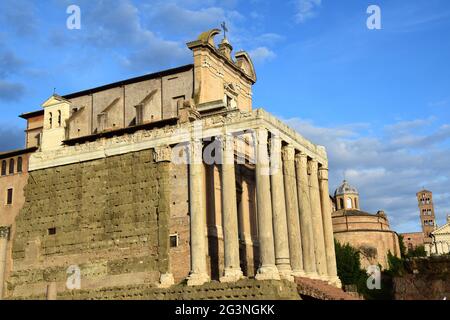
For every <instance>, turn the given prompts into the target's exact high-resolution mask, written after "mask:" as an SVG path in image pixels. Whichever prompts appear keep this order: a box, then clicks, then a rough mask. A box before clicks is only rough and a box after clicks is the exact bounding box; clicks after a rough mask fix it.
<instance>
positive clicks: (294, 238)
mask: <svg viewBox="0 0 450 320" xmlns="http://www.w3.org/2000/svg"><path fill="white" fill-rule="evenodd" d="M219 33H220V31H219V30H217V29H214V30H211V31H208V32H205V33H202V34H201V35H200V36H199V37H198V39H197V40H195V41H193V42H189V43H188V44H187V46H188V48H189V49H190V50H192V52H193V64H191V65H187V66H182V67H179V68H176V69H170V70H165V71H162V72H158V73H154V74H150V75H145V76H142V77H138V78H133V79H129V80H125V81H121V82H118V83H113V84H108V85H105V86H102V87H98V88H93V89H89V90H85V91H81V92H77V93H73V94H70V95H66V96H59V95H56V94H54V95H52V96H51V97H50V98H49V99H48V100H47V101H45V102H44V103H43V104H42V110H39V111H35V112H31V113H28V114H24V115H22V118H24V119H26V120H27V123H28V127H27V128H28V129H27V131H26V132H27V139H26V141H27V148H26V149H25V150H22V151H20V152H19V153H17V152H16V153H11V152H10V153H5V154H0V156H1V157H2V158H4V159H5V161H9V159H11V158H12V157H18V156H22V155H23V156H22V158H23V159H22V161H23V164H22V166H23V168H22V171H23V172H21V173H20V177H21V178H22V179H24V181H26V182H22V185H19V186H18V187H17V189H22V190H23V195H19V197H20V200H18V201H17V202H16V203H13V204H10V206H11V213H10V214H9V216H8V217H9V218H8V219H5V218H4V215H3V210H2V214H1V215H0V257H1V260H0V286H1V288H2V291H0V293H1V296H2V297H6V298H12V299H14V298H27V297H42V296H44V297H47V298H48V299H55V298H57V297H61V296H67V295H68V294H69V293H68V292H69V291H70V288H68V286H67V278H68V272H69V271H68V270H78V271H77V272H78V273H79V275H80V277H81V288H82V289H83V290H87V291H89V290H92V291H95V290H99V289H102V288H105V287H109V288H111V287H112V288H124V287H127V286H128V287H129V286H133V285H135V286H138V285H148V286H150V287H158V288H170V287H171V286H173V285H175V284H178V283H184V282H185V283H186V284H187V285H188V286H191V287H195V286H201V285H203V284H205V283H208V282H210V281H211V280H217V281H220V282H222V283H234V282H237V281H239V280H241V279H243V278H250V279H253V278H254V279H255V281H264V280H287V281H293V280H294V279H295V277H306V278H311V279H319V280H322V281H326V282H328V283H330V284H332V285H334V286H337V287H340V286H341V284H340V280H339V278H338V277H337V270H336V257H335V251H334V238H333V223H332V215H331V211H332V208H331V204H330V201H329V189H328V188H329V187H328V159H327V154H326V150H325V148H324V147H322V146H318V145H315V144H313V143H312V142H310V141H308V140H306V139H305V138H304V137H302V136H301V135H300V134H299V133H297V132H296V131H294V130H293V129H291V128H289V127H288V126H287V125H286V124H284V123H283V122H282V121H280V120H278V119H277V118H275V117H274V116H272V115H271V114H269V113H267V112H266V111H264V110H262V109H256V110H255V109H253V106H252V86H253V84H254V83H255V82H256V73H255V69H254V66H253V63H252V60H251V58H250V56H249V55H248V54H247V53H246V52H243V51H241V52H238V53H236V54H235V55H234V57H233V56H232V49H233V48H232V46H231V44H230V43H229V42H228V40H227V39H226V38H224V39H223V40H222V41H221V43H220V44H219V45H218V46H216V45H215V43H214V37H215V36H216V35H217V34H219ZM0 160H1V159H0ZM7 176H8V174H6V175H5V177H3V176H2V177H1V178H0V182H2V184H0V186H3V181H6V178H8V179H18V177H19V174H18V175H17V177H15V176H14V175H12V176H11V175H10V176H9V177H7ZM3 178H5V180H3ZM8 183H9V182H5V183H4V185H5V186H6V185H8ZM8 190H9V189H8ZM333 219H334V218H333Z"/></svg>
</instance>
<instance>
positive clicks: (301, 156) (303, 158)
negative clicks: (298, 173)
mask: <svg viewBox="0 0 450 320" xmlns="http://www.w3.org/2000/svg"><path fill="white" fill-rule="evenodd" d="M307 160H308V155H307V154H306V153H304V152H303V151H300V152H298V153H296V154H295V162H297V163H301V162H304V163H306V162H307Z"/></svg>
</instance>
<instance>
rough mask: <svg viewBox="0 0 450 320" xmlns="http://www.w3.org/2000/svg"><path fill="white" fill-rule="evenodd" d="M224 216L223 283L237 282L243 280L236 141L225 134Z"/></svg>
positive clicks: (223, 172) (223, 167)
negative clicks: (235, 154) (235, 161)
mask: <svg viewBox="0 0 450 320" xmlns="http://www.w3.org/2000/svg"><path fill="white" fill-rule="evenodd" d="M221 167H222V215H223V237H224V251H225V270H224V275H223V277H221V278H220V281H221V282H235V281H238V280H240V279H242V278H243V273H242V270H241V266H240V263H239V230H238V212H237V199H236V176H235V170H234V139H233V136H232V135H231V134H225V135H224V136H223V139H222V166H221Z"/></svg>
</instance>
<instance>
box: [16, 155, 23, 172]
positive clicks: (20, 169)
mask: <svg viewBox="0 0 450 320" xmlns="http://www.w3.org/2000/svg"><path fill="white" fill-rule="evenodd" d="M22 162H23V160H22V157H19V158H17V172H22V171H23V168H22V166H23V164H22Z"/></svg>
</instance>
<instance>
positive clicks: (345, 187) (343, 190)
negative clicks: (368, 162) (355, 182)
mask: <svg viewBox="0 0 450 320" xmlns="http://www.w3.org/2000/svg"><path fill="white" fill-rule="evenodd" d="M343 194H359V193H358V190H357V189H356V188H354V187H352V186H351V185H349V184H348V182H347V181H346V180H344V182H342V184H341V185H340V186H339V187H338V188H337V189H336V191H335V192H334V196H335V197H336V196H341V195H343Z"/></svg>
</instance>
